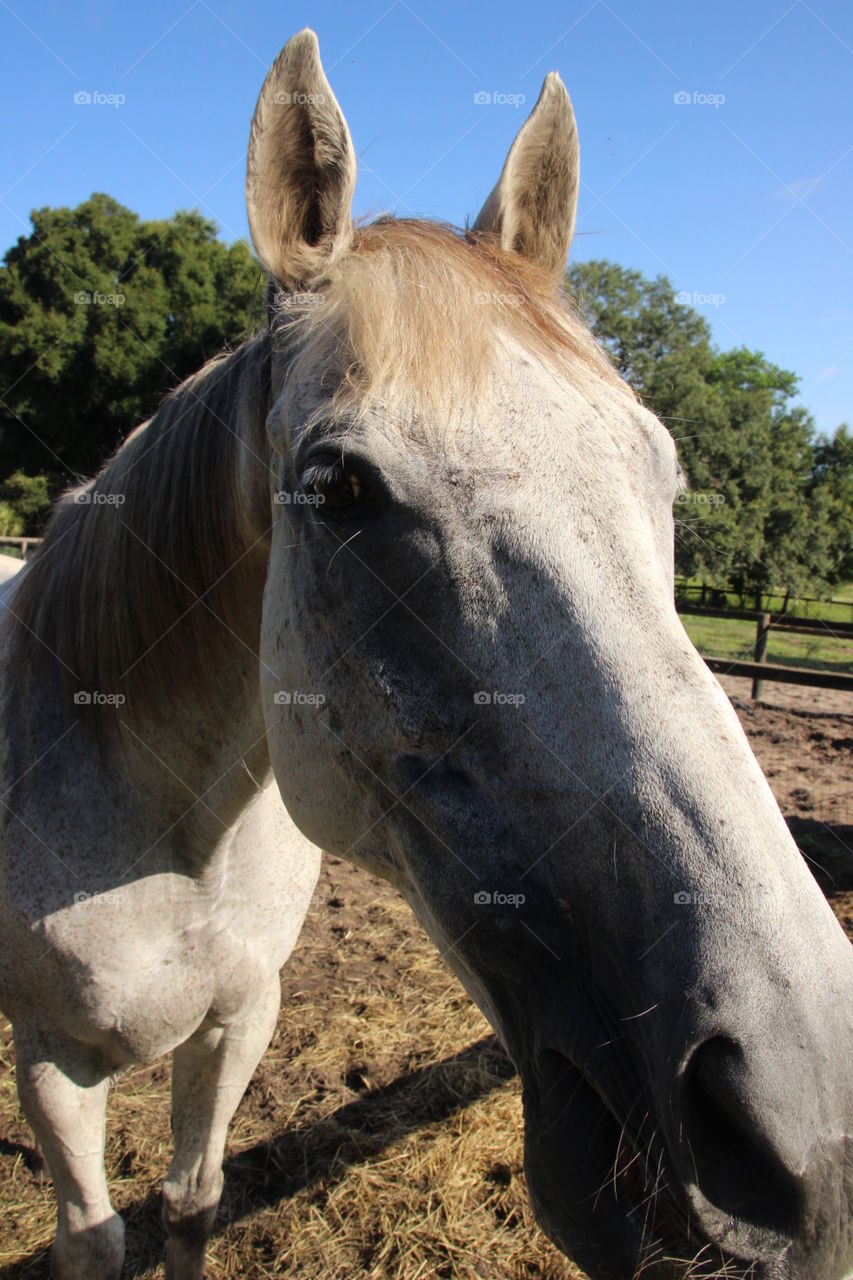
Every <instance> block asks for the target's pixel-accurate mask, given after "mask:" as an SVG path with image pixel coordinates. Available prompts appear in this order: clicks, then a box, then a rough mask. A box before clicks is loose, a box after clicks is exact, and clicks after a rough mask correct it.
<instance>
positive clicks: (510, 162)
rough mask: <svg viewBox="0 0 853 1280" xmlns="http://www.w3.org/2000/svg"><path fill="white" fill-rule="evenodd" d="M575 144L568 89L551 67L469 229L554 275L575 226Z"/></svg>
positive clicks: (559, 269)
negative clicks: (487, 235) (490, 234)
mask: <svg viewBox="0 0 853 1280" xmlns="http://www.w3.org/2000/svg"><path fill="white" fill-rule="evenodd" d="M579 185H580V146H579V144H578V129H577V125H576V123H575V113H574V111H573V110H572V100H571V98H570V97H569V94H568V90H567V89H566V86H565V85H564V84H563V82H562V80H561V79H560V77H559V75H558V74H557V72H556V71H551V72H550V73H549V74H548V75H547V76H546V77H545V83H544V84H543V85H542V92H541V93H540V94H539V100H538V102H537V103H536V106H535V107H534V108H533V110H532V111H531V113H530V115H529V116H528V118H527V120H526V121H525V122H524V124H523V125H522V127H521V130H520V132H519V134H518V137H517V138H516V140H515V142H514V143H513V144H512V147H511V148H510V152H509V155H508V156H507V158H506V163H505V164H504V167H503V170H502V172H501V176H500V178H499V179H498V183H497V186H496V187H495V188H494V190H493V191H492V194H491V195H490V196H489V198H488V200H487V201H486V203H485V204H484V205H483V207H482V209H481V210H480V213H479V215H478V217H477V221H476V222H475V223H474V226H473V230H474V231H491V232H494V233H495V234H496V235H497V236H498V238H499V240H500V245H501V248H502V249H511V250H514V251H515V252H516V253H521V254H523V255H524V256H525V257H526V258H532V259H533V260H534V261H535V262H538V263H539V265H540V266H542V267H545V269H546V270H547V271H549V272H551V273H552V275H554V276H557V277H559V276H560V275H562V273H563V270H564V269H565V265H566V259H567V257H568V255H569V245H570V244H571V241H572V233H573V231H574V229H575V214H576V212H577V207H578V187H579Z"/></svg>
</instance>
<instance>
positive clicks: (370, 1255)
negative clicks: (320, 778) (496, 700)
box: [0, 679, 853, 1280]
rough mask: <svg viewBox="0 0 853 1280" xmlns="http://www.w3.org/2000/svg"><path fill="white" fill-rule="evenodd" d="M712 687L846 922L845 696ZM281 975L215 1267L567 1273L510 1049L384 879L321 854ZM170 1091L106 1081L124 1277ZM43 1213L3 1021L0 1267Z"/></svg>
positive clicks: (152, 1242) (165, 1134) (154, 1082)
mask: <svg viewBox="0 0 853 1280" xmlns="http://www.w3.org/2000/svg"><path fill="white" fill-rule="evenodd" d="M724 685H725V687H726V691H727V692H728V693H729V695H730V696H731V697H732V698H733V700H734V702H735V705H736V707H737V710H738V714H739V715H740V718H741V720H742V722H743V725H744V727H745V729H746V732H747V733H748V735H749V737H750V740H751V742H752V745H753V748H754V750H755V752H756V755H757V756H758V759H759V761H760V762H761V764H762V766H763V768H764V769H765V772H766V773H767V776H768V778H769V780H770V784H771V786H772V787H773V790H774V792H775V794H776V796H777V799H778V800H779V803H780V805H781V807H782V810H783V812H784V813H785V815H786V816H787V817H788V818H789V821H790V824H791V827H792V829H793V830H794V833H795V836H796V838H797V840H798V843H799V844H800V846H801V848H802V849H803V851H804V853H805V854H806V856H808V857H809V858H810V859H812V865H813V869H814V870H815V873H816V875H817V877H818V879H819V882H820V883H821V887H822V888H823V889H824V891H825V892H826V893H827V894H828V896H829V898H830V901H831V903H832V905H833V907H834V909H835V910H836V912H837V913H838V915H839V917H840V918H841V920H842V922H843V924H844V925H845V927H846V929H847V931H848V933H849V934H850V935H851V937H853V853H851V849H853V768H851V749H853V697H849V696H847V695H844V694H825V693H819V694H817V695H815V692H814V691H810V690H801V689H791V688H790V687H788V686H765V688H766V701H765V702H763V703H762V704H761V705H759V706H755V705H753V704H752V703H751V702H750V701H749V697H748V695H749V685H748V683H747V682H744V681H739V680H730V679H727V680H725V681H724ZM282 992H283V1006H282V1014H281V1017H280V1019H279V1024H278V1029H277V1032H276V1036H275V1039H274V1041H273V1044H272V1046H271V1048H270V1050H269V1051H268V1053H267V1055H266V1056H265V1058H264V1060H263V1062H262V1063H261V1066H260V1068H259V1069H258V1071H257V1073H256V1075H255V1077H254V1079H253V1081H252V1084H251V1085H250V1088H249V1091H248V1093H247V1095H246V1097H245V1098H244V1099H243V1102H242V1103H241V1105H240V1108H239V1110H238V1113H237V1116H236V1118H235V1120H234V1123H233V1125H232V1128H231V1134H230V1142H229V1147H228V1153H227V1159H226V1166H225V1172H226V1184H225V1193H224V1197H223V1203H222V1207H221V1210H220V1215H219V1219H218V1222H217V1226H216V1230H215V1234H214V1237H213V1239H212V1241H211V1245H210V1250H209V1257H208V1265H207V1272H206V1274H207V1276H208V1278H209V1280H222V1278H224V1277H247V1278H249V1280H255V1278H258V1280H260V1278H261V1277H285V1276H286V1277H288V1280H289V1278H290V1277H297V1276H298V1277H308V1278H309V1280H362V1278H367V1277H371V1278H376V1280H379V1278H380V1277H382V1278H384V1277H394V1278H395V1280H396V1278H397V1277H401V1278H402V1280H421V1278H422V1277H423V1278H426V1277H453V1278H454V1280H455V1278H456V1277H461V1278H464V1280H475V1278H476V1280H533V1278H537V1280H582V1278H581V1275H580V1272H578V1271H577V1270H576V1269H575V1268H574V1267H573V1266H572V1265H571V1264H570V1263H568V1262H567V1261H566V1260H565V1259H564V1258H563V1257H562V1256H561V1255H559V1254H558V1253H557V1252H556V1250H555V1249H553V1248H552V1247H551V1246H550V1245H549V1244H548V1242H547V1241H546V1240H545V1239H544V1237H543V1236H542V1235H541V1234H540V1233H539V1232H538V1230H537V1229H536V1227H535V1224H534V1223H533V1220H532V1215H531V1213H530V1210H529V1208H528V1205H527V1198H526V1192H525V1188H524V1177H523V1173H522V1150H521V1103H520V1095H519V1085H518V1081H517V1079H516V1078H515V1077H514V1075H513V1071H512V1068H511V1066H510V1064H509V1063H508V1062H507V1060H506V1058H505V1057H504V1055H503V1053H502V1051H501V1050H500V1048H499V1047H498V1046H497V1044H496V1043H495V1041H494V1038H493V1037H492V1036H491V1034H490V1031H489V1028H488V1026H487V1024H486V1023H485V1021H484V1020H483V1018H482V1017H481V1015H480V1014H479V1012H478V1011H477V1010H476V1009H475V1008H474V1007H473V1006H472V1004H471V1002H470V1001H469V1000H468V998H467V996H466V995H465V994H464V992H463V991H462V989H461V988H460V986H459V984H458V983H457V982H456V980H455V979H454V978H453V977H452V976H451V975H450V973H449V972H448V970H447V969H446V968H445V966H444V965H443V963H442V962H441V960H440V958H439V957H438V955H437V954H436V952H435V950H434V948H433V947H432V945H431V944H430V943H429V941H428V940H427V938H426V937H425V935H424V934H423V932H422V931H421V929H420V928H419V926H418V925H417V924H416V923H415V922H414V920H413V918H412V916H411V914H410V912H409V910H408V908H407V907H406V906H405V904H404V903H403V902H402V900H401V899H399V897H398V896H397V895H396V894H395V893H394V892H393V891H392V890H391V889H390V888H388V886H387V885H385V884H384V883H383V882H381V881H379V880H376V879H375V878H373V877H372V876H369V875H367V874H365V873H364V872H362V871H357V870H356V869H355V868H353V867H351V866H350V865H349V864H347V863H343V862H341V861H340V860H338V859H335V858H328V857H327V858H326V859H325V860H324V867H323V872H322V876H321V879H320V884H319V886H318V891H317V897H316V899H315V905H314V907H313V908H312V911H311V912H310V914H309V917H308V921H307V923H306V926H305V929H304V931H303V934H302V937H301V939H300V942H299V945H298V947H297V950H296V952H295V953H294V956H293V958H292V960H291V962H290V964H289V965H288V966H287V968H286V969H285V971H284V974H283V977H282ZM168 1091H169V1065H168V1063H165V1062H162V1063H158V1064H155V1065H154V1066H153V1067H147V1068H142V1069H139V1070H136V1071H133V1072H131V1073H129V1074H128V1075H126V1076H124V1077H123V1078H122V1079H121V1080H120V1081H119V1082H118V1083H117V1084H116V1086H115V1088H114V1091H113V1095H112V1098H111V1103H110V1108H109V1116H108V1145H107V1168H108V1177H109V1181H110V1186H111V1189H112V1192H113V1201H114V1204H115V1205H116V1207H117V1208H118V1209H119V1210H120V1211H121V1212H122V1213H123V1215H124V1217H125V1220H126V1223H127V1230H128V1254H127V1263H126V1266H125V1272H124V1274H125V1277H145V1278H153V1277H155V1276H160V1275H162V1233H161V1230H160V1225H159V1203H158V1187H159V1183H160V1181H161V1180H162V1178H163V1175H164V1173H165V1170H166V1167H167V1165H168V1159H169V1118H168V1110H169V1108H168ZM53 1215H54V1209H53V1201H52V1194H51V1186H50V1181H49V1178H48V1177H47V1176H46V1175H45V1174H44V1173H43V1172H42V1171H41V1170H40V1169H39V1167H38V1161H37V1158H36V1157H35V1154H34V1152H33V1148H32V1138H31V1135H30V1133H29V1131H28V1129H27V1126H26V1124H25V1123H24V1121H23V1120H22V1118H21V1116H20V1114H19V1112H18V1108H17V1103H16V1100H15V1093H14V1076H13V1049H12V1045H11V1034H10V1029H9V1027H8V1024H7V1023H5V1021H2V1020H0V1280H24V1277H28V1278H33V1280H35V1277H44V1276H46V1275H47V1252H46V1250H47V1246H48V1245H49V1242H50V1239H51V1237H52V1233H53ZM93 1280H95V1278H94V1277H93Z"/></svg>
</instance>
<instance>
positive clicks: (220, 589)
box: [3, 333, 269, 722]
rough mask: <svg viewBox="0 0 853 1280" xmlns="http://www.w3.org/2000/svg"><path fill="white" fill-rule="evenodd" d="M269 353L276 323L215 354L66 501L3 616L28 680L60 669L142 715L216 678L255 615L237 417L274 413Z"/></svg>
mask: <svg viewBox="0 0 853 1280" xmlns="http://www.w3.org/2000/svg"><path fill="white" fill-rule="evenodd" d="M268 351H269V334H267V333H264V334H263V335H261V336H259V337H255V338H252V339H250V340H248V341H247V342H245V343H244V344H243V345H242V346H240V347H239V348H237V349H236V350H235V351H233V352H230V353H226V354H223V355H220V356H217V357H215V358H214V359H212V360H210V361H208V363H207V364H205V365H204V367H203V368H202V369H200V370H199V371H198V372H197V373H195V374H193V375H192V376H191V377H189V378H188V379H187V380H186V381H185V382H183V383H182V384H181V385H180V386H179V387H177V388H176V389H175V390H174V391H172V392H171V393H170V394H169V395H167V396H166V398H165V399H164V400H163V401H162V403H161V404H160V406H159V408H158V409H157V411H156V413H155V414H154V415H153V417H152V418H150V419H149V420H148V421H147V422H146V423H144V424H143V425H142V426H140V427H138V428H137V429H136V430H135V431H134V432H133V433H132V434H131V435H130V436H129V437H128V438H127V440H126V441H125V442H124V444H122V445H121V446H120V448H119V449H118V451H117V452H116V453H115V454H114V455H113V457H112V458H111V459H110V460H109V461H108V462H107V464H106V465H105V466H104V468H103V469H102V470H101V472H100V473H99V474H98V475H97V476H96V477H95V479H94V480H91V481H89V482H88V483H87V484H83V485H80V486H78V487H77V488H74V489H71V490H69V491H68V492H67V493H65V494H64V495H63V496H62V497H61V498H60V500H59V502H58V503H57V505H56V507H55V509H54V512H53V514H52V516H51V519H50V522H49V524H48V527H47V530H46V532H45V536H44V540H43V542H42V544H41V546H40V547H39V549H38V551H37V552H36V554H35V556H34V557H33V558H32V559H31V560H30V561H29V562H28V563H27V567H26V569H25V571H24V572H23V573H22V574H21V578H20V581H19V582H18V584H17V585H16V588H15V590H14V593H13V596H12V597H11V599H10V600H9V603H8V606H7V613H6V615H5V617H4V620H3V625H4V629H5V630H9V629H11V631H12V636H13V643H14V658H13V660H14V661H16V663H17V665H18V679H19V680H23V679H24V677H25V676H26V678H27V679H29V680H30V681H32V682H33V685H34V686H35V684H36V683H37V682H42V683H44V682H45V681H46V680H49V679H50V676H51V674H53V675H54V676H55V675H56V674H60V675H61V676H62V677H63V684H64V685H65V687H66V689H67V690H68V693H69V701H70V700H71V697H70V695H71V693H72V692H73V693H75V694H79V693H81V692H82V693H84V694H85V693H89V694H91V695H93V696H94V695H95V693H96V692H97V693H98V694H100V695H116V694H119V695H122V696H123V697H124V699H125V703H124V704H123V711H124V716H125V717H126V718H127V719H129V720H133V719H134V718H135V716H136V714H137V712H138V711H140V710H142V709H144V708H145V707H147V706H149V705H151V702H152V700H153V699H156V700H157V701H159V700H161V699H167V698H170V697H172V696H174V695H175V694H176V693H178V692H179V691H181V690H182V689H184V688H186V686H187V685H190V686H193V685H199V683H200V682H202V681H203V680H204V679H205V678H206V677H207V676H208V675H209V673H210V672H211V669H212V668H213V667H214V665H215V662H216V660H217V658H218V656H219V654H220V653H221V651H222V649H223V646H226V647H227V644H228V642H229V638H230V639H231V641H232V643H233V632H234V631H236V630H238V629H239V628H240V627H241V625H245V619H243V620H242V623H241V617H240V613H239V610H240V605H241V600H240V594H241V593H240V592H239V591H235V583H239V581H240V579H241V576H243V575H245V574H246V573H248V570H249V565H248V564H247V561H246V560H245V559H241V551H243V549H244V548H245V547H246V546H248V545H249V544H250V543H251V541H252V533H251V530H250V527H249V516H248V515H247V513H246V511H245V507H246V498H247V495H246V494H245V493H241V492H238V488H239V485H240V477H241V475H243V476H245V470H246V468H245V465H243V466H241V465H240V462H241V460H240V459H239V453H240V450H241V449H243V450H246V451H247V452H248V449H247V446H246V444H245V434H244V433H241V431H240V429H239V419H240V415H241V414H243V413H258V414H261V415H262V414H263V413H264V412H265V404H263V403H262V399H263V395H262V384H263V374H264V362H265V360H266V359H267V358H268ZM260 421H261V422H262V421H263V417H262V416H261V418H260ZM262 435H263V432H262V429H261V430H260V431H259V432H257V433H256V438H257V437H260V438H262ZM241 436H242V438H241ZM246 461H247V458H246V456H245V453H244V457H243V459H242V462H243V463H244V464H245V463H246ZM251 466H252V468H253V470H256V472H257V476H256V478H257V481H258V486H257V487H256V491H260V487H261V486H262V491H263V492H266V491H268V488H269V483H268V473H267V468H266V460H265V458H261V457H258V458H257V460H255V459H254V458H251ZM268 523H269V521H268V519H267V521H266V523H265V524H264V525H263V528H264V529H266V528H267V525H268ZM254 536H255V538H256V537H257V534H255V535H254ZM229 566H232V568H230V569H229ZM243 611H244V612H245V602H243ZM213 619H217V620H218V625H217V624H216V623H214V624H213V625H212V621H213ZM176 628H180V635H179V637H178V636H176V635H174V634H172V633H173V632H174V631H175V629H176ZM178 640H179V642H176V641H178ZM161 642H162V643H161ZM51 667H52V668H53V673H51V670H50V668H51ZM51 687H53V686H51ZM74 710H75V711H79V710H83V711H84V713H85V708H80V707H78V706H75V707H74ZM96 719H97V720H98V721H99V722H100V721H101V720H102V719H104V718H103V717H96ZM115 719H116V717H114V716H110V717H108V720H109V721H115Z"/></svg>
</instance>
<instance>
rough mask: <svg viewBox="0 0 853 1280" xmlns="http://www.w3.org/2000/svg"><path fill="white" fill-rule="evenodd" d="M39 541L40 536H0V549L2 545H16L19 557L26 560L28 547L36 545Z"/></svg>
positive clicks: (28, 551) (28, 552)
mask: <svg viewBox="0 0 853 1280" xmlns="http://www.w3.org/2000/svg"><path fill="white" fill-rule="evenodd" d="M40 542H41V538H11V537H2V538H0V550H2V548H3V547H17V548H18V550H19V551H20V553H21V559H22V560H26V558H27V556H28V555H29V554H30V548H31V547H37V546H38V545H39V543H40Z"/></svg>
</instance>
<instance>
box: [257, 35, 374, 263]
mask: <svg viewBox="0 0 853 1280" xmlns="http://www.w3.org/2000/svg"><path fill="white" fill-rule="evenodd" d="M354 188H355V152H354V151H353V145H352V139H351V137H350V133H349V129H348V128H347V123H346V120H345V119H344V117H343V113H342V111H341V109H340V107H339V106H338V104H337V102H336V100H335V95H334V94H333V93H332V90H331V88H330V86H329V82H328V80H327V79H326V76H325V73H324V71H323V67H322V64H321V62H320V48H319V45H318V44H317V37H316V35H315V34H314V32H313V31H310V30H308V29H307V28H306V30H304V31H300V32H299V34H298V35H295V36H293V38H292V39H291V40H288V42H287V44H286V45H285V46H284V48H283V49H282V51H281V53H280V54H279V55H278V57H277V58H276V60H275V62H274V63H273V65H272V67H271V68H270V70H269V72H268V74H267V78H266V80H265V81H264V84H263V88H262V89H261V92H260V96H259V97H258V104H257V106H256V107H255V114H254V116H253V117H252V129H251V133H250V136H249V157H248V163H247V166H246V206H247V209H248V214H249V227H250V230H251V232H252V240H253V241H254V245H255V248H256V249H257V251H258V256H259V258H260V259H261V261H262V262H263V264H264V266H265V267H266V268H267V270H268V271H269V272H270V273H271V275H273V276H274V277H275V279H276V280H278V281H279V282H280V283H281V284H283V285H285V286H287V287H289V288H293V287H294V286H297V285H300V284H301V285H307V286H310V285H311V284H313V283H315V282H316V281H317V280H319V279H320V278H321V277H322V276H323V275H324V274H325V272H326V271H327V269H328V267H329V265H330V264H331V262H332V261H333V259H335V258H336V257H338V255H339V254H341V253H342V252H343V251H344V250H345V249H346V248H347V246H348V245H349V243H350V240H351V237H352V222H351V218H350V208H351V205H352V195H353V190H354Z"/></svg>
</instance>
